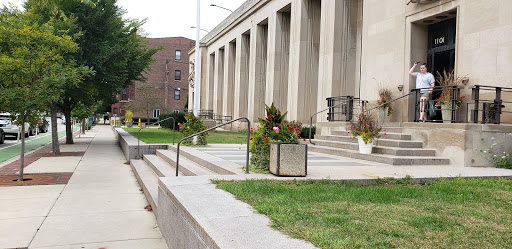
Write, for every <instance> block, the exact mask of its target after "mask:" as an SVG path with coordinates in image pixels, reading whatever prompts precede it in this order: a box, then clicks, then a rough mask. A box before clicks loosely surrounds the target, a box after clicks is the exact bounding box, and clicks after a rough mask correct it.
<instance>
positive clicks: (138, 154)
mask: <svg viewBox="0 0 512 249" xmlns="http://www.w3.org/2000/svg"><path fill="white" fill-rule="evenodd" d="M169 119H172V122H173V123H172V127H173V129H172V144H173V145H174V137H175V134H176V119H174V118H173V117H168V118H166V119H164V120H160V121H157V122H155V123H152V124H150V125H148V127H150V126H151V125H154V124H159V123H160V122H163V121H165V120H169ZM144 128H146V127H140V128H139V131H138V132H137V159H140V158H142V156H141V155H140V131H141V130H142V129H144Z"/></svg>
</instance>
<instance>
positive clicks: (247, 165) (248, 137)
mask: <svg viewBox="0 0 512 249" xmlns="http://www.w3.org/2000/svg"><path fill="white" fill-rule="evenodd" d="M241 119H244V120H246V121H247V124H248V125H247V155H246V158H245V173H247V174H249V146H250V140H251V121H249V119H248V118H246V117H240V118H237V119H234V120H231V121H229V122H227V123H223V124H220V125H216V126H214V127H212V128H209V129H206V130H204V131H201V132H197V133H194V134H192V135H190V136H187V137H184V138H182V139H181V140H180V141H179V142H178V146H177V148H176V176H178V174H179V165H180V164H179V162H180V144H181V142H183V141H185V140H187V139H189V138H192V137H195V136H198V135H201V134H203V133H206V132H209V131H211V130H215V129H217V128H219V127H222V126H225V125H228V124H231V123H233V122H236V121H238V120H241Z"/></svg>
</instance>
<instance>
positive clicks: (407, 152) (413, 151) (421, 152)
mask: <svg viewBox="0 0 512 249" xmlns="http://www.w3.org/2000/svg"><path fill="white" fill-rule="evenodd" d="M313 143H315V144H316V145H319V146H326V147H332V148H338V149H346V150H355V151H358V150H359V145H358V144H357V143H347V142H336V141H329V140H318V139H314V140H313ZM373 153H378V154H387V155H393V156H435V155H436V151H435V150H432V149H422V148H397V147H385V146H374V147H373Z"/></svg>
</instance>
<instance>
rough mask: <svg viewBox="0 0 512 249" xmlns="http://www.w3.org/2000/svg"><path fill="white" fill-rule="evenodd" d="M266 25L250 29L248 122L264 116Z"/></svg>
mask: <svg viewBox="0 0 512 249" xmlns="http://www.w3.org/2000/svg"><path fill="white" fill-rule="evenodd" d="M267 44H268V25H267V24H258V25H256V26H254V27H253V28H252V29H251V51H254V53H251V54H250V68H249V115H248V116H249V120H251V121H252V122H255V121H257V120H258V118H260V117H263V115H265V87H266V78H267V73H266V71H267V70H266V69H267V68H266V67H267V51H268V50H267Z"/></svg>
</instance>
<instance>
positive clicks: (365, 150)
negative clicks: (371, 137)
mask: <svg viewBox="0 0 512 249" xmlns="http://www.w3.org/2000/svg"><path fill="white" fill-rule="evenodd" d="M357 142H358V143H359V153H361V154H372V149H373V141H372V142H371V143H367V144H365V143H364V141H363V138H361V137H358V138H357Z"/></svg>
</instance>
